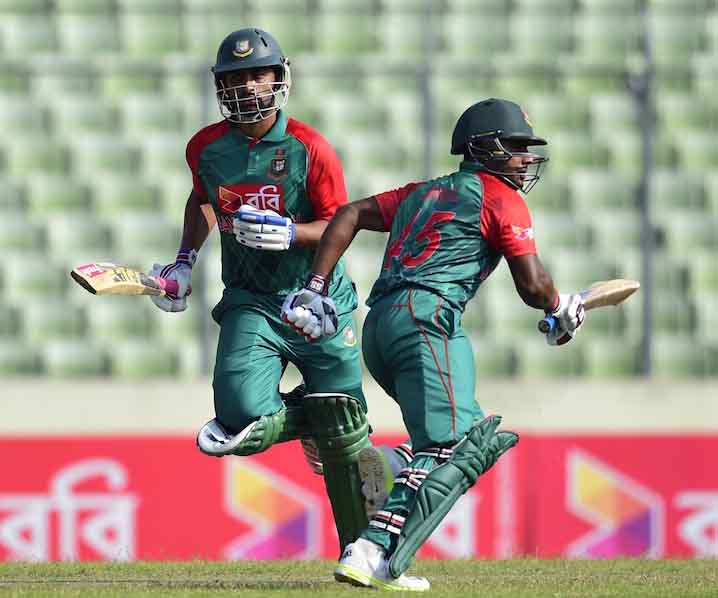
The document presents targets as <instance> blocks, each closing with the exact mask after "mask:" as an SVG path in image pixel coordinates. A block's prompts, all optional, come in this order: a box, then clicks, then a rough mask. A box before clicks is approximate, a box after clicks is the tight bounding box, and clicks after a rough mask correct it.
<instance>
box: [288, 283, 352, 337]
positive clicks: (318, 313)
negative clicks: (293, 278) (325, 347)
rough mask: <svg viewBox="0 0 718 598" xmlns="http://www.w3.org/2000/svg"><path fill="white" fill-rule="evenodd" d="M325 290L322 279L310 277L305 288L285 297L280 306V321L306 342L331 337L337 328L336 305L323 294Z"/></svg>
mask: <svg viewBox="0 0 718 598" xmlns="http://www.w3.org/2000/svg"><path fill="white" fill-rule="evenodd" d="M325 288H326V281H325V280H324V278H323V277H322V276H317V275H312V277H311V278H310V279H309V282H308V283H307V286H306V287H304V288H303V289H302V290H300V291H296V292H294V293H292V294H291V295H289V296H287V298H286V299H285V300H284V304H283V305H282V313H281V316H282V320H283V321H284V322H286V323H287V324H289V325H290V326H291V327H292V328H294V330H295V331H296V332H298V333H299V334H301V335H302V336H304V338H305V339H306V340H308V341H316V340H319V339H320V338H321V337H322V336H333V335H334V334H336V332H337V328H338V327H339V318H338V316H337V308H336V305H334V301H332V300H331V299H330V298H329V297H327V296H326V295H324V294H323V292H324V290H325ZM316 289H319V290H316Z"/></svg>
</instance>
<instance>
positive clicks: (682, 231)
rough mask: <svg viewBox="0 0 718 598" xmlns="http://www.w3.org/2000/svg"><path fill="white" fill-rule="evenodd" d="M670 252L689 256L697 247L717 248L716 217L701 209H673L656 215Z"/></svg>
mask: <svg viewBox="0 0 718 598" xmlns="http://www.w3.org/2000/svg"><path fill="white" fill-rule="evenodd" d="M656 222H657V223H658V224H659V225H660V226H661V228H662V230H663V232H664V234H665V237H666V244H667V247H668V249H669V251H671V252H672V253H674V254H676V255H684V256H689V255H690V254H691V252H693V251H695V250H697V249H718V218H716V217H708V216H707V215H706V214H705V212H704V211H703V210H695V209H694V210H691V209H682V210H681V209H673V210H670V211H667V212H665V213H660V214H658V215H657V216H656Z"/></svg>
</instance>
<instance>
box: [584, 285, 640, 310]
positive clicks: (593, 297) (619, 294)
mask: <svg viewBox="0 0 718 598" xmlns="http://www.w3.org/2000/svg"><path fill="white" fill-rule="evenodd" d="M640 287H641V284H640V283H639V282H638V281H637V280H627V279H624V278H616V279H614V280H605V281H601V282H595V283H593V284H592V285H591V286H590V287H589V288H588V289H586V290H584V291H581V297H583V305H584V308H585V309H594V308H596V307H604V306H606V305H618V304H619V303H622V302H623V301H625V300H626V299H628V297H630V296H631V295H633V293H635V292H636V291H637V290H638V289H639V288H640Z"/></svg>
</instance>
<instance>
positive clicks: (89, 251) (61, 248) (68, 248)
mask: <svg viewBox="0 0 718 598" xmlns="http://www.w3.org/2000/svg"><path fill="white" fill-rule="evenodd" d="M47 237H48V246H49V247H48V249H49V251H50V253H51V254H52V255H54V256H58V259H59V256H61V259H62V260H64V261H65V262H66V263H70V264H73V265H74V264H78V263H83V264H86V263H88V262H96V261H112V260H111V256H112V247H111V243H110V231H109V228H108V227H107V226H106V225H104V224H103V223H102V222H101V221H99V219H98V218H97V217H96V216H95V215H94V214H93V213H92V212H86V213H84V214H73V213H68V214H55V215H53V217H52V219H51V220H50V222H49V224H48V226H47Z"/></svg>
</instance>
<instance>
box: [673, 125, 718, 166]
mask: <svg viewBox="0 0 718 598" xmlns="http://www.w3.org/2000/svg"><path fill="white" fill-rule="evenodd" d="M674 143H675V147H676V151H677V154H678V160H679V164H678V165H679V167H680V168H681V169H682V170H683V171H684V172H686V173H693V174H695V175H702V174H703V173H705V172H710V171H712V170H714V169H715V168H716V166H718V143H716V134H715V131H714V130H713V131H710V130H703V131H693V130H685V131H682V132H680V133H679V132H677V134H676V135H675V141H674Z"/></svg>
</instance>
